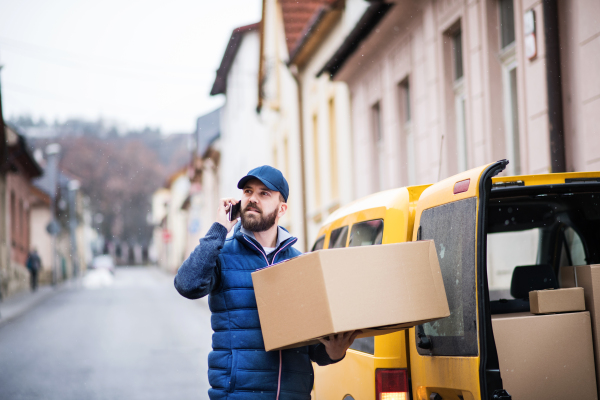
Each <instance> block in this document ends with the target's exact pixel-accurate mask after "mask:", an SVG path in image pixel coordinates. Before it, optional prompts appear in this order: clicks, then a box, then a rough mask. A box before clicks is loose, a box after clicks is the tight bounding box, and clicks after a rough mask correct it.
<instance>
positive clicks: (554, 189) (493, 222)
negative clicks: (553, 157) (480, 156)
mask: <svg viewBox="0 0 600 400" xmlns="http://www.w3.org/2000/svg"><path fill="white" fill-rule="evenodd" d="M598 186H600V185H598V184H597V183H591V184H589V183H566V184H564V185H547V186H532V187H527V186H521V187H512V188H504V187H503V188H497V189H496V188H493V189H492V192H491V196H490V200H489V203H488V215H487V222H488V223H487V272H488V287H489V300H490V310H491V313H492V315H494V314H507V313H517V312H528V311H529V292H530V291H532V290H543V289H557V288H560V287H562V286H561V282H560V281H559V278H558V277H560V268H561V267H564V266H571V265H588V264H596V263H600V246H598V244H600V191H599V190H598Z"/></svg>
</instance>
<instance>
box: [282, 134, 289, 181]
mask: <svg viewBox="0 0 600 400" xmlns="http://www.w3.org/2000/svg"><path fill="white" fill-rule="evenodd" d="M283 166H284V171H285V176H287V177H288V178H287V180H288V181H289V180H290V148H289V145H288V137H287V135H286V136H285V137H284V138H283Z"/></svg>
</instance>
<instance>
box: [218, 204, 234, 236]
mask: <svg viewBox="0 0 600 400" xmlns="http://www.w3.org/2000/svg"><path fill="white" fill-rule="evenodd" d="M238 202H239V200H236V199H234V198H226V199H221V200H219V208H218V209H217V222H218V223H220V224H221V225H223V226H224V227H225V228H226V229H227V232H229V231H231V228H233V227H234V226H235V224H237V219H234V220H233V221H230V220H229V216H228V212H229V207H231V204H237V203H238Z"/></svg>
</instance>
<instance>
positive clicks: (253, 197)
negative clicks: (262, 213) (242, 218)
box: [248, 192, 258, 206]
mask: <svg viewBox="0 0 600 400" xmlns="http://www.w3.org/2000/svg"><path fill="white" fill-rule="evenodd" d="M248 203H252V204H256V205H257V206H258V195H257V194H256V192H254V193H252V195H251V196H250V198H249V199H248Z"/></svg>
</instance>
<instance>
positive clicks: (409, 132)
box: [398, 78, 417, 185]
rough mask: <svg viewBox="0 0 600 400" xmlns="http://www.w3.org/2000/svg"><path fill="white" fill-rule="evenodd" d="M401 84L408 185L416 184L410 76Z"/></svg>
mask: <svg viewBox="0 0 600 400" xmlns="http://www.w3.org/2000/svg"><path fill="white" fill-rule="evenodd" d="M398 86H399V89H400V93H399V100H400V101H399V103H400V123H401V126H402V139H403V140H402V144H403V146H404V148H403V151H402V155H403V158H404V160H403V161H404V162H405V163H403V164H404V165H406V173H405V174H404V175H405V177H406V182H407V184H408V185H414V184H416V180H417V179H416V171H415V138H414V134H413V128H412V110H411V102H410V83H409V80H408V78H406V79H405V80H403V81H402V82H401V83H400V85H398Z"/></svg>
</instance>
